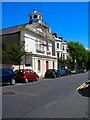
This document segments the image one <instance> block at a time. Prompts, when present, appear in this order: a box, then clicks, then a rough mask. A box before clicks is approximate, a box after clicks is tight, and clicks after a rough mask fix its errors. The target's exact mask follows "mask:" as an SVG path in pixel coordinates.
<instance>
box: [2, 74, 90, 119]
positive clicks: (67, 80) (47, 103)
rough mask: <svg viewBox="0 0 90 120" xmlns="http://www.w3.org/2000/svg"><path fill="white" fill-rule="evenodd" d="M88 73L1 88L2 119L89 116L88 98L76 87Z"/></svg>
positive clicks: (84, 79) (86, 78)
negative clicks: (78, 91)
mask: <svg viewBox="0 0 90 120" xmlns="http://www.w3.org/2000/svg"><path fill="white" fill-rule="evenodd" d="M87 80H88V73H82V74H76V75H70V76H64V77H60V78H56V79H40V80H39V81H36V82H30V83H28V84H25V83H17V84H16V85H15V86H10V85H8V86H3V87H2V101H3V102H2V117H3V118H88V98H87V97H84V96H81V95H80V94H79V93H77V91H76V88H77V87H78V86H80V85H81V84H82V83H83V82H85V81H87Z"/></svg>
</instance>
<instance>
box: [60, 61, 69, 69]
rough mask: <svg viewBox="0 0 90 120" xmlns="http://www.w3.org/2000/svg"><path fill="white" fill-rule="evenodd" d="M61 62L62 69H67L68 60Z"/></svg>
mask: <svg viewBox="0 0 90 120" xmlns="http://www.w3.org/2000/svg"><path fill="white" fill-rule="evenodd" d="M60 62H61V64H62V66H61V67H62V68H64V69H65V67H66V65H67V60H65V59H61V60H60Z"/></svg>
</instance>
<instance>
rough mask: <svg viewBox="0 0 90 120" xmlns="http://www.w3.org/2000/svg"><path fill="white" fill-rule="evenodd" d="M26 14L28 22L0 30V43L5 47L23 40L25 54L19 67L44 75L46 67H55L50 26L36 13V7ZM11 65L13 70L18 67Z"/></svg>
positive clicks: (55, 59)
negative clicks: (0, 39) (0, 36)
mask: <svg viewBox="0 0 90 120" xmlns="http://www.w3.org/2000/svg"><path fill="white" fill-rule="evenodd" d="M28 16H29V18H30V19H29V23H26V24H23V25H18V26H14V27H11V28H6V29H3V30H2V44H3V47H7V45H8V44H9V45H12V44H14V43H15V42H17V41H18V40H21V41H22V40H24V41H25V51H27V55H26V56H25V57H24V60H23V62H22V63H21V68H28V69H33V70H34V71H35V72H37V73H38V74H39V76H44V74H45V72H46V71H47V69H50V68H54V69H57V57H56V56H55V55H52V42H53V41H54V38H53V36H52V34H51V33H50V27H48V26H47V25H45V24H44V23H43V22H42V15H41V14H40V13H37V11H36V9H34V12H33V13H31V14H29V15H28ZM7 43H8V44H7ZM13 67H14V70H15V69H18V65H16V64H14V65H13Z"/></svg>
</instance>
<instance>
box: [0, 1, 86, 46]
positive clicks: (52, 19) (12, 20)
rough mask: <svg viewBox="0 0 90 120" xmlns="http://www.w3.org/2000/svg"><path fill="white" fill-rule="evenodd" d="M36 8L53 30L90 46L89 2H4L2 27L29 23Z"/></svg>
mask: <svg viewBox="0 0 90 120" xmlns="http://www.w3.org/2000/svg"><path fill="white" fill-rule="evenodd" d="M34 8H36V10H37V12H39V13H41V14H42V15H43V21H45V20H46V22H47V23H49V27H50V28H51V32H57V35H58V37H59V36H63V38H64V40H67V41H68V42H69V41H71V40H72V41H75V42H76V41H79V43H82V44H83V45H84V47H85V48H87V47H88V2H3V3H2V29H4V28H8V27H12V26H16V25H20V24H25V23H28V22H29V17H28V15H29V14H30V13H31V12H33V11H34Z"/></svg>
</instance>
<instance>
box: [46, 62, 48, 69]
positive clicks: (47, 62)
mask: <svg viewBox="0 0 90 120" xmlns="http://www.w3.org/2000/svg"><path fill="white" fill-rule="evenodd" d="M47 70H48V61H46V71H47Z"/></svg>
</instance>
